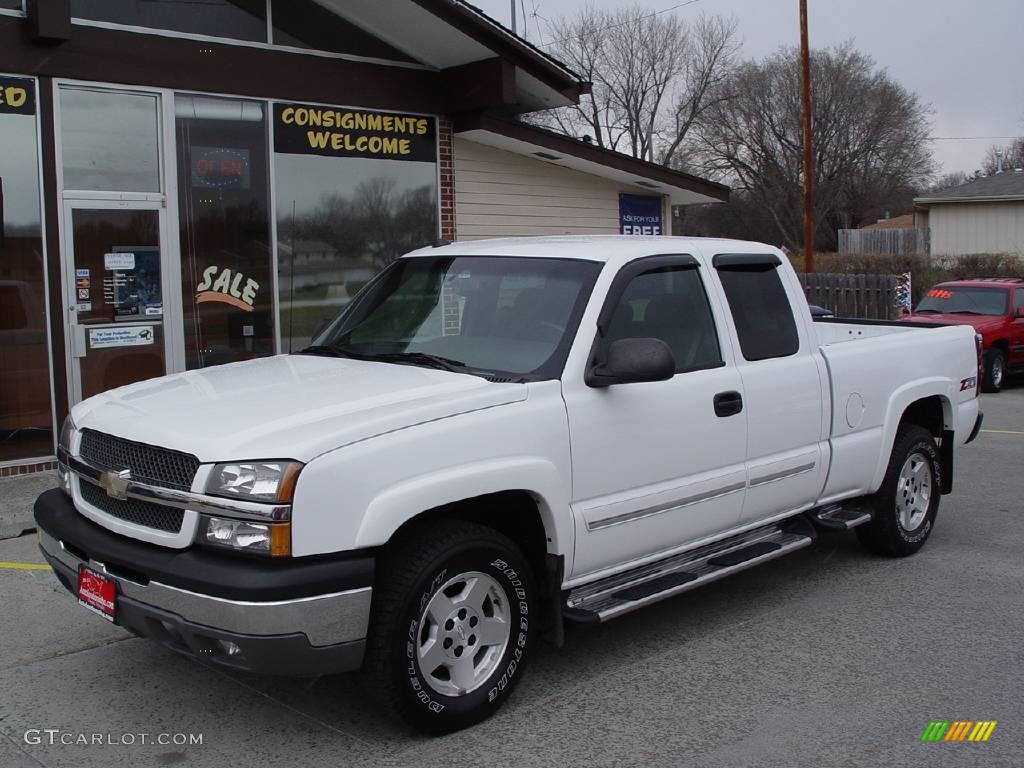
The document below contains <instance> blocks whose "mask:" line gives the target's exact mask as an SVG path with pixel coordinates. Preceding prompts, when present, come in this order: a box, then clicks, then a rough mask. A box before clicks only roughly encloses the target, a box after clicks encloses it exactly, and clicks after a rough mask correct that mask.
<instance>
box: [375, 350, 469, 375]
mask: <svg viewBox="0 0 1024 768" xmlns="http://www.w3.org/2000/svg"><path fill="white" fill-rule="evenodd" d="M363 359H365V360H377V361H378V362H381V363H411V364H412V365H422V366H425V367H427V368H437V369H439V370H442V371H455V372H457V373H465V372H467V368H468V366H467V365H466V364H465V363H464V362H462V361H461V360H452V359H451V358H450V357H441V356H440V355H431V354H428V353H426V352H384V353H381V354H379V355H367V356H366V357H365V358H363Z"/></svg>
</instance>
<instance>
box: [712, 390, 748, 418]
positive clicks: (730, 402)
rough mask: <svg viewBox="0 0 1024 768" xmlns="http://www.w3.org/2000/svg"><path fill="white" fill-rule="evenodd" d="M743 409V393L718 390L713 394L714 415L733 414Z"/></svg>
mask: <svg viewBox="0 0 1024 768" xmlns="http://www.w3.org/2000/svg"><path fill="white" fill-rule="evenodd" d="M742 410H743V395H741V394H740V393H739V392H735V391H730V392H719V393H718V394H717V395H715V415H716V416H722V417H725V416H735V415H736V414H737V413H739V412H740V411H742Z"/></svg>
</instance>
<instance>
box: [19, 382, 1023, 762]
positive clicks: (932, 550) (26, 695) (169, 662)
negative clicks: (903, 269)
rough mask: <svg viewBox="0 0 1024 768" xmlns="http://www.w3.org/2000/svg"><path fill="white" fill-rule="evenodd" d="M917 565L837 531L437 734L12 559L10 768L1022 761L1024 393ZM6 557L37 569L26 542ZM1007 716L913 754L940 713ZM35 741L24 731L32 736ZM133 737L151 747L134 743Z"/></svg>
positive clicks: (1005, 408) (632, 626) (625, 628)
mask: <svg viewBox="0 0 1024 768" xmlns="http://www.w3.org/2000/svg"><path fill="white" fill-rule="evenodd" d="M983 409H984V410H985V412H986V422H985V428H986V430H990V431H986V432H984V433H982V435H981V436H980V438H979V440H978V441H977V442H976V443H974V444H972V445H971V446H968V447H967V448H966V449H965V450H963V451H962V452H961V456H960V464H959V466H958V468H957V472H956V490H955V492H954V494H953V495H952V496H949V497H946V498H944V499H943V503H942V508H941V510H940V513H939V518H938V522H937V527H936V530H935V532H934V534H933V536H932V538H931V540H930V541H929V543H928V545H927V546H926V547H925V549H923V550H922V551H921V552H920V553H919V554H918V555H916V556H914V557H911V558H907V559H903V560H889V559H883V558H876V557H871V556H868V555H865V554H863V553H862V552H861V551H860V549H859V547H858V546H857V544H856V541H855V540H854V538H853V536H852V535H834V536H832V535H830V536H826V537H823V538H822V539H821V540H820V541H819V542H818V543H817V544H816V545H815V546H814V547H812V548H808V549H806V550H802V551H800V552H798V553H796V554H794V555H791V556H789V557H788V558H783V559H781V560H779V561H775V562H773V563H770V564H768V565H766V566H763V567H761V568H758V569H753V570H751V571H747V572H745V573H742V574H739V575H737V576H734V577H731V578H730V579H726V580H723V581H721V582H718V583H716V584H713V585H711V586H709V587H707V588H705V589H703V590H698V591H696V592H693V593H690V594H688V595H684V596H681V597H679V598H676V599H674V600H670V601H667V602H664V603H661V604H659V605H656V606H653V607H651V608H648V609H646V610H644V611H640V612H638V613H635V614H632V615H630V616H626V617H624V618H622V619H619V620H617V621H615V622H612V623H610V624H608V625H605V626H601V627H579V626H573V625H570V627H569V631H568V638H567V644H566V647H565V648H563V649H561V650H555V649H552V648H548V647H544V646H541V647H540V650H539V652H538V653H536V655H535V656H534V658H533V659H532V664H531V667H530V669H529V673H528V674H527V675H526V677H525V678H524V679H523V681H522V684H521V685H520V687H519V689H518V690H517V692H516V695H515V696H514V697H513V698H512V700H511V701H510V702H509V705H508V706H506V707H505V708H504V709H503V710H502V711H501V712H500V713H499V714H498V715H497V716H496V717H495V718H493V719H492V720H490V721H488V722H486V723H483V724H481V725H479V726H477V727H475V728H472V729H469V730H467V731H463V732H461V733H457V734H453V735H450V736H446V737H443V738H439V739H426V738H423V737H419V736H415V735H412V734H410V733H408V732H407V731H405V730H404V729H403V728H402V727H401V726H400V725H398V724H396V723H395V722H394V721H392V720H390V719H387V718H386V717H383V716H382V715H381V714H380V713H378V712H376V711H374V710H372V709H370V708H368V706H367V705H366V703H365V697H364V695H363V693H362V691H361V688H360V685H361V683H360V680H359V678H358V677H356V676H354V675H344V676H340V677H332V678H323V679H320V680H318V681H315V682H313V683H310V682H308V681H296V680H277V679H267V678H259V677H255V676H251V675H244V674H238V673H227V672H224V671H221V670H219V669H213V668H209V667H207V666H205V665H203V664H200V663H197V662H193V661H190V660H187V659H184V658H180V657H178V656H176V655H174V654H172V653H170V652H168V651H165V650H163V649H161V648H159V647H157V646H156V645H155V644H152V643H150V642H148V641H144V640H140V639H137V638H133V637H131V636H129V635H128V634H127V633H125V632H123V631H122V630H120V629H119V628H117V627H114V626H111V625H109V624H106V623H105V622H103V621H102V620H101V619H99V618H98V617H95V616H92V615H91V614H89V613H88V612H86V611H84V610H83V609H80V608H78V607H77V606H76V605H75V604H74V600H73V599H72V598H71V597H70V595H67V594H66V593H65V592H64V591H63V590H62V589H61V588H60V587H59V585H58V584H57V582H56V580H55V579H54V578H53V576H52V574H50V573H48V572H45V571H30V570H5V569H2V568H0V594H2V595H4V597H3V600H2V601H0V610H2V611H3V612H4V617H3V621H2V622H0V649H3V650H2V651H0V765H4V766H23V765H24V766H39V765H45V766H52V768H63V767H64V766H68V767H69V768H71V767H72V766H74V767H75V768H79V767H81V768H89V767H90V766H97V767H99V766H103V767H104V768H106V766H119V765H124V766H167V765H187V766H200V767H202V766H211V767H212V766H216V767H217V768H221V767H222V766H226V765H246V766H249V765H260V766H263V767H265V768H270V767H271V766H296V765H301V766H321V765H322V766H350V765H351V766H373V765H384V766H424V765H433V764H444V765H449V766H481V765H486V766H488V768H495V767H497V766H534V765H536V766H550V765H554V764H558V765H562V766H567V767H569V766H612V765H641V764H643V765H650V766H729V767H730V768H743V767H746V766H750V767H751V768H753V767H754V766H758V767H759V768H760V767H772V766H778V767H779V768H793V767H794V766H827V767H828V768H843V767H844V766H850V767H851V768H853V767H854V766H856V767H857V768H863V767H864V766H887V767H888V766H928V767H929V768H932V767H934V766H957V767H958V768H959V767H960V766H967V765H983V766H986V767H999V766H1007V767H1009V766H1021V765H1024V695H1022V689H1024V664H1022V661H1021V660H1022V658H1024V651H1022V642H1024V557H1022V553H1024V527H1022V525H1021V516H1020V506H1021V499H1022V496H1024V473H1022V472H1021V458H1022V457H1024V386H1020V385H1017V386H1016V387H1014V388H1013V389H1010V390H1007V391H1005V392H1004V393H1002V394H1000V395H996V396H985V397H984V401H983ZM0 561H16V562H40V558H39V556H38V554H37V552H36V550H35V544H34V541H33V540H32V537H21V538H18V539H12V540H8V541H4V542H0ZM956 719H968V720H980V719H987V720H997V721H998V723H999V724H998V726H997V727H996V729H995V731H994V732H993V734H992V737H991V738H990V740H989V742H987V743H985V744H970V743H962V744H955V743H937V744H921V743H920V741H919V739H920V736H921V733H922V731H923V730H924V728H925V726H926V724H927V723H928V721H930V720H956ZM47 728H60V729H64V730H67V731H73V732H76V733H77V732H86V733H89V734H91V733H102V734H107V733H111V734H115V735H121V734H125V733H133V734H139V733H147V734H151V735H153V736H154V737H155V735H156V734H158V733H163V732H166V733H186V734H195V733H200V734H202V739H203V742H202V744H201V745H191V746H175V745H167V746H157V745H141V744H139V743H135V744H132V745H129V746H125V745H88V746H83V745H77V746H76V745H69V746H65V745H61V744H54V745H49V744H47V743H45V742H44V743H38V744H36V743H26V739H25V732H26V731H27V730H30V729H47ZM29 740H30V741H31V740H33V737H30V739H29ZM136 741H137V739H136Z"/></svg>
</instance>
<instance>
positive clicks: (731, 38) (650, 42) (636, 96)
mask: <svg viewBox="0 0 1024 768" xmlns="http://www.w3.org/2000/svg"><path fill="white" fill-rule="evenodd" d="M737 28H738V23H737V21H736V20H735V19H722V18H721V17H718V16H702V17H700V18H699V19H698V20H697V21H695V22H692V23H688V22H686V21H684V20H683V19H682V18H680V17H678V16H672V15H661V14H656V13H653V12H651V11H649V10H646V9H644V8H642V7H640V6H634V7H632V8H628V9H620V10H615V11H605V10H598V9H594V8H589V7H588V8H586V9H584V10H582V11H580V13H579V14H578V15H576V16H575V17H572V18H560V19H556V20H555V21H553V22H551V24H550V26H549V34H550V35H551V36H552V37H553V38H554V42H553V43H551V45H550V50H551V53H552V54H553V55H554V56H556V57H557V58H559V59H561V60H562V61H564V62H565V63H566V64H568V65H569V66H570V67H571V68H573V69H574V70H575V71H576V72H578V73H579V74H580V75H581V76H582V77H583V78H585V79H587V80H589V81H590V82H591V83H592V84H593V87H592V90H591V92H590V94H589V95H587V96H584V97H583V98H582V99H581V100H580V103H579V104H578V105H575V106H572V107H564V108H561V109H555V110H550V111H548V112H546V113H541V114H540V115H539V116H537V117H536V118H534V119H537V120H538V121H539V122H540V123H541V124H543V125H547V126H549V127H554V128H556V129H558V130H560V131H562V132H563V133H566V134H569V135H572V136H581V135H589V136H591V137H593V140H594V141H595V142H596V143H597V144H598V145H599V146H602V147H606V148H608V149H615V150H618V151H621V152H626V153H628V154H631V155H632V156H633V157H638V158H642V159H645V160H655V159H657V160H660V161H661V162H664V163H669V162H674V161H675V160H676V158H677V157H678V156H679V155H680V154H681V148H682V146H683V143H684V141H685V139H686V135H687V133H688V131H689V130H690V128H691V127H692V126H693V124H694V122H695V120H696V119H697V117H698V116H699V115H700V114H701V113H702V112H703V111H704V110H705V109H706V107H707V104H708V99H709V98H712V94H714V98H720V95H719V90H718V86H719V85H720V83H721V82H722V80H723V79H724V77H725V74H726V73H727V71H728V69H729V68H730V67H731V66H733V65H734V63H735V61H736V56H737V53H738V50H739V40H738V35H737Z"/></svg>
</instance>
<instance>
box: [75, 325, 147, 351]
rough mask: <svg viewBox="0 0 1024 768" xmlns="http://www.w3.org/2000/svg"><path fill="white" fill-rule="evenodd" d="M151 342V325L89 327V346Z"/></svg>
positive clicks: (102, 347) (141, 344)
mask: <svg viewBox="0 0 1024 768" xmlns="http://www.w3.org/2000/svg"><path fill="white" fill-rule="evenodd" d="M152 343H153V326H152V325H130V326H122V327H120V328H90V329H89V348H90V349H106V348H109V347H140V346H144V345H147V344H152Z"/></svg>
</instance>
